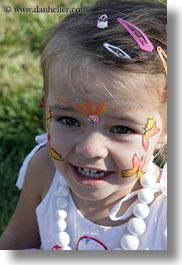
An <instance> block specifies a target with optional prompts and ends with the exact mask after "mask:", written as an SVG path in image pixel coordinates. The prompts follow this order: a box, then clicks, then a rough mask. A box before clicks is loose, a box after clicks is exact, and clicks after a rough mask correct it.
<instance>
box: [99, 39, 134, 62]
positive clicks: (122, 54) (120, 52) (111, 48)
mask: <svg viewBox="0 0 182 265" xmlns="http://www.w3.org/2000/svg"><path fill="white" fill-rule="evenodd" d="M103 46H104V48H106V49H107V50H108V51H109V52H111V53H112V54H114V55H115V56H117V57H119V58H123V59H130V58H131V57H130V56H129V55H128V54H127V53H126V52H124V51H123V50H122V49H120V48H118V47H116V46H114V45H111V44H109V43H107V42H105V43H103Z"/></svg>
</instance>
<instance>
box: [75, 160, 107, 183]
mask: <svg viewBox="0 0 182 265" xmlns="http://www.w3.org/2000/svg"><path fill="white" fill-rule="evenodd" d="M72 171H73V175H74V176H75V178H76V180H77V181H78V182H80V183H82V184H84V185H89V186H97V185H99V184H101V183H103V182H104V181H105V178H106V177H107V176H108V175H109V174H110V173H111V172H109V171H103V170H97V169H91V168H83V167H76V166H73V165H72Z"/></svg>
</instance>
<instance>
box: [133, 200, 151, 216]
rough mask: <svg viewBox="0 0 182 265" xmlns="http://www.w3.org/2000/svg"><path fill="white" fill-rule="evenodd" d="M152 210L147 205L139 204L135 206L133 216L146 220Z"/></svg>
mask: <svg viewBox="0 0 182 265" xmlns="http://www.w3.org/2000/svg"><path fill="white" fill-rule="evenodd" d="M149 212H150V209H149V207H148V205H147V204H144V203H137V204H135V205H134V206H133V214H134V215H135V216H136V217H138V218H141V219H144V218H146V217H147V216H148V215H149Z"/></svg>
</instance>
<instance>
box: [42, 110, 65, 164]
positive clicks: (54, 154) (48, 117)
mask: <svg viewBox="0 0 182 265" xmlns="http://www.w3.org/2000/svg"><path fill="white" fill-rule="evenodd" d="M51 120H52V114H51V110H50V107H49V106H47V107H46V123H47V141H48V150H49V154H50V156H51V157H52V158H53V159H55V160H58V161H63V160H64V159H63V157H62V155H61V154H59V153H58V152H57V151H56V150H55V149H54V148H53V147H52V146H51V137H50V127H51Z"/></svg>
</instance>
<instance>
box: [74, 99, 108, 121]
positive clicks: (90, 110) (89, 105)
mask: <svg viewBox="0 0 182 265" xmlns="http://www.w3.org/2000/svg"><path fill="white" fill-rule="evenodd" d="M76 107H77V108H78V109H79V110H80V111H81V112H82V113H83V114H86V115H88V121H89V122H91V123H93V124H97V123H98V122H99V120H100V118H99V115H103V114H104V113H105V112H106V110H107V104H106V103H105V102H100V103H98V105H96V104H95V103H94V102H93V101H91V100H86V102H85V104H84V103H78V104H77V105H76Z"/></svg>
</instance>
